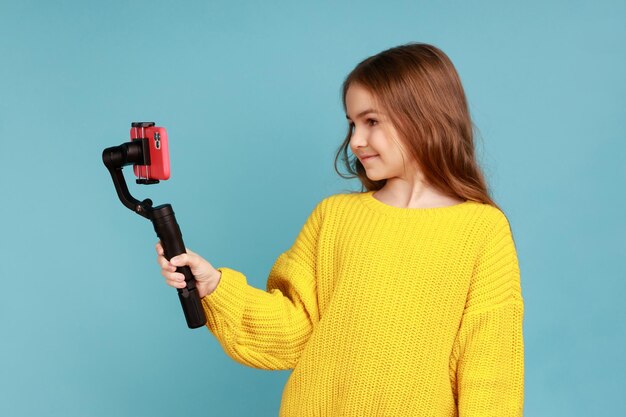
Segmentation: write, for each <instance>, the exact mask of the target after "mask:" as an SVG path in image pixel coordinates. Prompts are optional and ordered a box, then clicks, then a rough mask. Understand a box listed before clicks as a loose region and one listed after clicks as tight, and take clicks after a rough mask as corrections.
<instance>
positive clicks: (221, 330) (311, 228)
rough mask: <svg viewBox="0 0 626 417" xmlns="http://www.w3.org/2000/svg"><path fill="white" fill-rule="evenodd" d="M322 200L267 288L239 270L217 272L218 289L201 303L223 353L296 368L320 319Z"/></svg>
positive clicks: (268, 365)
mask: <svg viewBox="0 0 626 417" xmlns="http://www.w3.org/2000/svg"><path fill="white" fill-rule="evenodd" d="M323 205H324V201H322V202H320V203H319V204H318V205H317V206H316V207H315V209H314V210H313V212H312V213H311V214H310V215H309V217H308V219H307V220H306V222H305V224H304V226H303V227H302V229H301V230H300V233H299V234H298V236H297V238H296V240H295V242H294V243H293V245H292V246H291V248H290V249H289V250H287V251H286V252H284V253H282V254H281V255H280V256H279V257H278V258H277V260H276V262H275V263H274V266H273V267H272V269H271V272H270V275H269V277H268V280H267V290H266V291H263V290H261V289H258V288H255V287H252V286H250V285H248V284H247V280H246V277H245V276H244V275H243V274H242V273H241V272H238V271H236V270H233V269H230V268H226V267H222V268H217V269H218V270H219V271H220V272H221V273H222V276H221V279H220V282H219V284H218V286H217V288H216V289H215V290H214V291H213V292H212V293H211V294H208V295H207V296H206V297H204V298H203V299H202V305H203V307H204V310H205V312H206V316H207V327H208V328H209V330H210V331H211V332H212V333H213V334H214V335H215V337H216V338H217V339H218V341H219V342H220V344H221V346H222V347H223V348H224V351H225V352H226V353H227V354H228V355H229V356H230V357H231V358H233V359H234V360H236V361H237V362H239V363H242V364H244V365H247V366H250V367H253V368H258V369H268V370H279V369H292V368H293V367H294V366H295V364H296V363H297V362H298V359H299V358H300V355H301V353H302V351H303V349H304V347H305V345H306V343H307V341H308V339H309V336H310V335H311V333H312V332H313V327H314V326H315V325H316V324H317V322H318V321H319V311H318V304H317V293H316V290H317V288H316V281H315V258H316V255H315V254H316V247H317V238H318V233H319V229H320V225H321V220H322V207H323Z"/></svg>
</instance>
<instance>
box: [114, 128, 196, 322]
mask: <svg viewBox="0 0 626 417" xmlns="http://www.w3.org/2000/svg"><path fill="white" fill-rule="evenodd" d="M153 126H154V123H153V122H135V123H132V128H139V129H140V130H139V131H141V132H144V129H143V128H150V127H153ZM150 140H151V138H148V137H137V138H133V139H132V140H131V142H127V143H123V144H121V145H120V146H114V147H111V148H106V149H105V150H104V151H103V152H102V160H103V162H104V165H105V166H106V167H107V169H108V170H109V173H110V174H111V178H112V179H113V184H114V185H115V190H116V191H117V195H118V197H119V198H120V200H121V201H122V204H124V205H125V206H126V207H128V208H129V209H130V210H132V211H134V212H135V213H137V214H139V215H140V216H143V217H145V218H146V219H149V220H150V221H152V225H153V226H154V230H155V232H156V234H157V236H158V237H159V239H160V240H161V244H162V245H163V250H164V252H165V258H166V259H167V260H170V259H171V258H173V257H174V256H177V255H180V254H181V253H185V244H184V243H183V236H182V233H181V232H180V227H179V226H178V223H177V222H176V217H175V216H174V210H172V206H171V205H170V204H163V205H160V206H156V207H152V200H150V199H145V200H143V201H141V202H140V201H139V200H137V199H135V198H133V196H132V195H131V194H130V192H129V191H128V187H127V186H126V180H125V179H124V174H123V173H122V168H123V167H124V166H126V165H136V166H142V167H144V168H146V170H147V167H149V166H150ZM158 141H159V139H157V147H158V146H159V145H158ZM168 175H169V173H168ZM158 182H159V181H158V180H154V179H149V178H146V179H138V180H137V183H139V184H156V183H158ZM176 272H180V273H182V274H183V275H184V276H185V283H186V284H187V285H186V287H185V288H178V289H177V290H178V298H179V299H180V303H181V305H182V307H183V312H184V313H185V319H186V320H187V326H189V328H191V329H196V328H198V327H202V326H204V325H205V324H206V316H205V315H204V310H203V308H202V304H201V302H200V297H199V295H198V289H197V288H196V279H195V278H194V276H193V274H192V273H191V269H190V268H189V266H182V267H178V268H176Z"/></svg>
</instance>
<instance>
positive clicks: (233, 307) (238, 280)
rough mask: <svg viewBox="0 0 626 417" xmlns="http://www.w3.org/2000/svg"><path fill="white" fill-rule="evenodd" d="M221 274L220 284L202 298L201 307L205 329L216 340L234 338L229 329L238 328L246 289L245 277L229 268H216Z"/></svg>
mask: <svg viewBox="0 0 626 417" xmlns="http://www.w3.org/2000/svg"><path fill="white" fill-rule="evenodd" d="M217 270H218V271H220V272H221V274H222V275H221V277H220V282H219V283H218V284H217V287H216V288H215V290H213V292H212V293H210V294H208V295H206V296H205V297H204V298H202V300H201V301H202V307H203V308H204V312H205V314H206V318H207V327H208V328H209V330H211V332H213V334H215V336H217V337H218V338H220V336H221V337H224V338H229V337H228V336H234V333H231V334H229V333H230V332H228V330H229V329H231V330H232V331H235V330H236V329H237V328H239V324H240V322H241V318H242V317H243V311H244V308H245V296H246V292H247V288H248V284H247V281H246V277H245V276H244V275H243V274H242V273H241V272H239V271H235V270H234V269H230V268H225V267H222V268H217Z"/></svg>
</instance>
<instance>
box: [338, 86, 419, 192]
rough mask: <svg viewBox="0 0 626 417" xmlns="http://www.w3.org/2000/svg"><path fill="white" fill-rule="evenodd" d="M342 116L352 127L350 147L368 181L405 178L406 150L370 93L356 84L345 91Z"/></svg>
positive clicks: (407, 159)
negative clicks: (343, 113) (344, 109)
mask: <svg viewBox="0 0 626 417" xmlns="http://www.w3.org/2000/svg"><path fill="white" fill-rule="evenodd" d="M346 111H347V113H348V114H346V118H347V119H348V122H349V123H350V126H351V127H352V136H351V138H350V149H351V150H352V153H353V154H354V155H356V156H357V158H359V160H360V161H361V164H363V167H364V168H365V172H366V174H367V177H368V178H369V179H370V180H372V181H377V180H383V179H389V178H395V177H399V178H407V175H408V169H409V166H408V165H409V164H408V162H409V160H410V158H409V156H408V155H409V154H408V152H406V151H405V149H404V147H403V146H402V144H401V142H400V140H399V138H398V134H397V132H396V130H395V128H394V127H393V125H392V124H391V122H390V121H389V119H388V118H387V117H386V115H385V114H384V113H383V111H382V109H377V108H376V104H375V102H374V99H373V97H372V95H371V94H370V93H369V92H368V91H367V90H366V89H365V88H363V87H361V86H360V85H358V84H351V85H350V86H349V87H348V91H347V92H346Z"/></svg>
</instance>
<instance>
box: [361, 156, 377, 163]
mask: <svg viewBox="0 0 626 417" xmlns="http://www.w3.org/2000/svg"><path fill="white" fill-rule="evenodd" d="M377 156H378V155H372V156H368V157H365V158H362V159H361V162H363V161H367V160H368V159H372V158H376V157H377Z"/></svg>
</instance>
